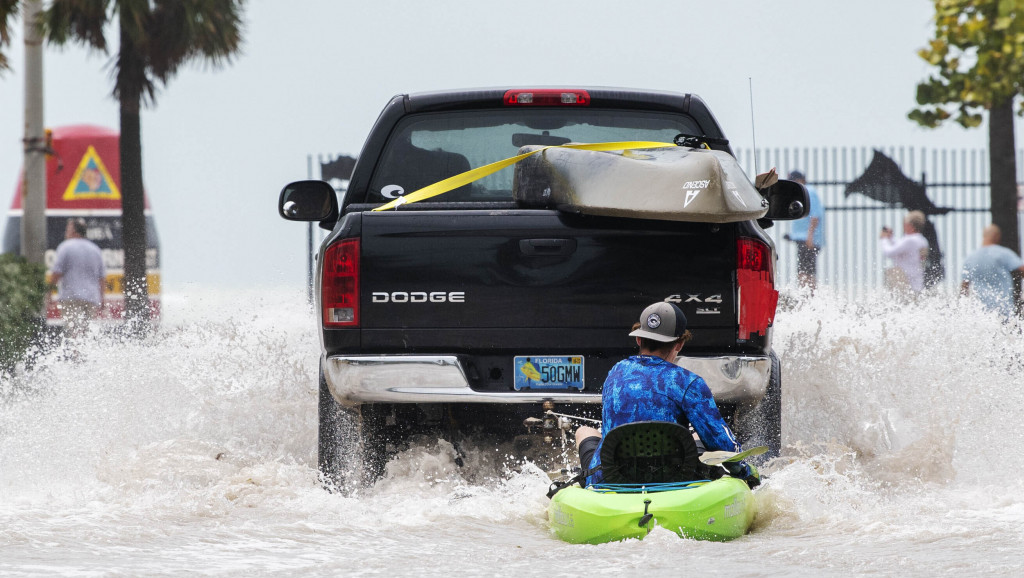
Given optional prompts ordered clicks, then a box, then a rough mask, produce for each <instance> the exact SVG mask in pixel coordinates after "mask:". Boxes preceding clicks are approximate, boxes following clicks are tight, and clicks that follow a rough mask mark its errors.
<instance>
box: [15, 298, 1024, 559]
mask: <svg viewBox="0 0 1024 578" xmlns="http://www.w3.org/2000/svg"><path fill="white" fill-rule="evenodd" d="M887 302H888V299H887V297H885V296H884V295H882V294H874V295H868V296H862V297H859V298H858V300H857V301H853V302H851V301H848V300H846V298H843V297H837V296H830V295H828V294H825V292H823V293H821V294H819V295H818V296H817V297H816V298H814V299H813V300H802V301H797V302H795V303H789V304H788V305H787V306H786V308H785V309H784V310H783V311H780V313H779V315H778V317H777V320H776V332H775V347H776V350H777V351H778V352H779V354H780V355H781V357H782V361H783V391H784V404H783V412H784V413H783V435H784V443H785V445H786V448H785V450H784V452H783V454H784V455H783V457H782V458H780V459H778V460H776V461H774V462H773V463H771V464H769V465H768V466H767V467H765V468H763V472H764V473H765V474H766V479H765V482H764V484H763V485H762V486H761V487H760V488H758V489H757V491H756V492H755V496H756V499H757V503H758V506H759V513H758V516H757V519H756V520H755V525H754V528H753V530H752V532H751V533H750V534H749V535H748V536H745V537H743V538H741V539H739V540H736V541H734V542H730V543H724V544H719V543H704V542H696V541H690V540H682V539H679V538H678V537H676V536H675V535H674V534H671V533H669V532H667V531H663V530H660V529H656V530H655V531H654V532H653V533H652V534H651V535H650V536H649V537H648V538H647V539H646V540H644V541H627V542H621V543H613V544H605V545H600V546H573V545H568V544H565V543H562V542H560V541H558V540H557V539H555V538H554V537H552V535H551V534H550V533H549V530H548V527H547V518H546V512H545V508H546V506H547V501H548V500H547V498H545V496H544V494H545V491H546V488H547V485H548V478H547V475H546V474H545V473H544V472H543V471H542V470H541V469H540V468H538V467H536V466H533V465H531V464H529V463H524V462H522V460H519V459H517V458H515V457H514V456H506V455H502V453H501V452H496V451H495V448H493V447H476V448H470V449H469V450H468V455H467V460H466V465H465V466H463V467H460V466H458V465H456V463H455V455H454V451H453V449H452V447H451V446H450V445H448V444H446V443H436V442H431V441H430V440H421V441H420V442H418V443H416V444H414V445H413V447H412V448H411V449H410V450H408V451H407V452H404V453H402V454H400V455H399V456H398V457H397V458H396V460H395V461H393V462H392V463H391V464H389V466H388V473H387V475H386V477H385V479H383V480H381V481H380V482H379V483H378V484H377V485H376V486H374V487H373V488H370V489H367V490H363V491H361V492H359V493H357V494H355V495H348V496H345V495H340V494H332V493H328V492H325V491H324V490H323V489H321V486H320V485H319V483H318V480H317V473H316V431H317V430H316V408H317V399H316V398H317V388H316V378H317V356H318V353H319V351H318V343H317V336H316V331H315V323H314V319H313V315H312V313H310V312H309V311H307V310H306V308H305V307H304V296H303V294H301V293H286V292H249V293H242V294H239V293H237V292H218V291H201V290H195V291H193V292H191V293H189V294H179V295H174V294H172V295H169V296H167V297H165V303H164V309H165V312H166V319H165V322H164V323H163V326H162V327H161V329H160V330H159V332H157V333H156V334H155V335H154V336H153V337H151V338H150V339H148V340H147V341H145V342H142V343H135V342H128V343H125V342H119V341H117V340H114V339H107V338H103V339H98V340H96V341H94V342H92V343H89V344H87V345H84V346H82V347H81V350H80V352H81V361H79V362H78V363H72V362H69V361H64V360H62V359H61V358H60V357H59V356H57V355H50V356H48V357H44V358H43V359H42V360H41V361H40V362H39V363H38V364H37V366H36V367H35V368H34V369H33V370H32V371H30V372H26V373H22V374H21V375H18V376H16V377H14V378H4V379H3V381H2V382H0V575H3V576H54V575H69V576H181V575H185V574H201V575H209V576H247V577H251V576H353V575H386V576H406V575H441V574H458V575H463V574H465V575H470V576H478V575H488V576H497V575H501V576H511V575H521V576H579V575H609V576H622V575H627V574H633V573H636V572H642V573H643V574H644V575H676V576H678V575H693V574H701V573H716V574H721V575H724V576H761V575H763V576H778V575H787V576H800V575H806V576H849V575H860V576H934V575H965V576H977V575H991V576H1020V575H1022V574H1024V481H1022V480H1024V475H1022V473H1021V470H1020V464H1021V459H1020V448H1022V447H1024V428H1022V427H1021V423H1022V421H1024V337H1022V335H1021V328H1020V326H1019V325H1003V324H1001V323H1000V322H999V320H998V319H996V318H994V317H992V316H989V315H986V314H984V313H983V312H981V311H980V310H978V309H977V308H975V307H974V306H973V305H972V304H971V303H970V302H966V303H960V302H957V301H956V300H951V299H948V298H945V297H935V298H932V299H928V300H925V301H923V302H921V303H918V304H912V305H900V306H889V305H886V303H887ZM494 464H499V465H498V466H497V467H495V466H494Z"/></svg>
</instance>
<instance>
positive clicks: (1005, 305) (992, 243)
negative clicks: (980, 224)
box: [960, 225, 1024, 319]
mask: <svg viewBox="0 0 1024 578" xmlns="http://www.w3.org/2000/svg"><path fill="white" fill-rule="evenodd" d="M1002 238H1003V232H1002V231H1001V230H1000V229H999V226H998V225H989V226H987V227H985V230H984V231H983V232H982V236H981V247H980V248H978V249H977V250H976V251H974V252H973V253H971V254H970V255H968V256H967V260H966V261H964V269H963V277H962V278H963V281H961V283H960V293H961V294H963V295H968V294H969V293H970V290H971V288H972V287H973V288H974V294H975V295H977V297H978V300H980V301H981V303H982V304H983V305H984V306H985V308H987V309H989V310H992V311H995V312H997V313H999V314H1000V315H1002V316H1003V318H1004V319H1009V318H1010V315H1012V314H1013V309H1014V304H1013V284H1014V282H1015V280H1014V277H1013V276H1014V274H1017V275H1020V274H1024V261H1022V260H1021V258H1020V256H1018V255H1017V254H1016V253H1014V252H1013V251H1011V250H1010V249H1007V248H1006V247H1003V246H1002V245H1000V244H999V241H1001V240H1002Z"/></svg>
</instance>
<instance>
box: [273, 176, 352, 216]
mask: <svg viewBox="0 0 1024 578" xmlns="http://www.w3.org/2000/svg"><path fill="white" fill-rule="evenodd" d="M277 210H278V212H279V213H280V215H281V217H283V218H285V219H287V220H289V221H336V220H337V219H338V198H337V195H336V193H335V192H334V187H332V186H331V185H330V183H326V182H324V181H295V182H294V183H288V184H287V185H285V187H284V188H283V189H281V196H280V197H279V198H278V201H277Z"/></svg>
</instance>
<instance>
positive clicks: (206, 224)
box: [0, 0, 1020, 292]
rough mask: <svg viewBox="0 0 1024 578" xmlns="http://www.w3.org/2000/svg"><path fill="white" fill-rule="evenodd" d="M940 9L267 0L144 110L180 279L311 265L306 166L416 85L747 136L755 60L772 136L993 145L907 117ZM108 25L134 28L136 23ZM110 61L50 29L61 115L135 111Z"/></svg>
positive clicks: (53, 99) (299, 277)
mask: <svg viewBox="0 0 1024 578" xmlns="http://www.w3.org/2000/svg"><path fill="white" fill-rule="evenodd" d="M932 13H933V3H932V2H931V1H930V0H898V1H894V0H860V1H858V2H840V1H828V0H813V1H812V0H807V1H795V0H789V1H773V2H766V1H763V0H742V1H731V2H706V1H704V2H694V1H689V0H647V1H645V2H622V1H620V0H615V1H606V0H588V1H576V0H570V1H566V0H558V1H551V0H539V1H538V0H519V1H516V2H489V1H485V0H470V1H462V0H459V1H443V0H441V1H436V2H390V1H386V0H379V1H376V2H366V1H360V2H349V1H342V0H306V1H296V2H280V1H276V2H272V1H270V0H250V2H249V4H248V7H247V11H246V14H245V22H246V31H245V45H244V51H243V53H242V54H241V55H240V56H239V57H238V58H237V59H236V60H235V62H234V63H233V64H231V65H229V66H228V67H226V68H223V69H220V70H211V69H209V68H207V67H203V66H200V65H194V66H191V67H188V68H186V69H184V70H183V71H182V72H181V73H180V74H179V75H178V76H177V77H176V78H174V79H173V80H172V81H171V82H170V84H169V85H168V86H167V87H166V88H164V89H163V90H162V91H161V92H160V94H159V95H158V96H157V103H156V107H154V108H150V109H148V110H146V111H145V112H144V113H143V116H142V140H143V172H144V179H145V184H146V189H147V192H148V195H149V198H150V203H151V205H152V207H153V210H154V214H155V217H156V221H157V228H158V231H159V235H160V242H161V248H162V275H163V281H164V287H165V291H171V292H173V291H175V290H182V289H188V288H189V287H191V286H195V285H198V286H215V285H216V286H234V287H237V286H289V285H290V286H298V285H301V284H302V283H304V282H305V261H304V258H305V256H304V248H305V230H306V229H305V226H304V225H303V224H298V223H289V222H285V221H283V220H281V219H280V218H279V217H278V216H277V210H276V203H277V194H278V192H279V191H280V189H281V187H282V186H283V185H284V184H285V183H287V182H289V181H291V180H297V179H301V178H306V176H307V157H308V155H311V154H312V155H314V157H315V156H316V155H317V154H350V155H357V154H358V152H359V149H360V147H361V146H362V142H363V139H364V138H365V136H366V133H367V131H368V130H369V129H370V127H371V125H372V123H373V121H374V120H375V119H376V117H377V114H378V113H379V112H380V110H381V108H382V107H383V106H384V104H385V103H386V102H387V101H388V99H389V98H390V97H391V96H392V95H394V94H398V93H403V92H416V91H423V90H438V89H446V88H464V87H480V86H509V85H516V86H530V85H560V86H567V87H571V86H588V85H589V86H622V87H631V88H650V89H659V90H672V91H678V92H693V93H696V94H699V95H700V96H701V97H703V98H704V100H705V101H707V103H708V104H709V106H710V107H711V109H712V111H713V112H714V114H715V115H716V117H717V118H718V121H719V122H720V123H721V125H722V127H723V129H724V130H725V131H726V134H727V135H728V137H729V138H730V140H731V141H732V143H733V145H734V147H738V148H744V147H749V146H750V144H751V133H752V131H751V103H750V90H749V84H748V78H749V79H752V84H753V94H754V115H755V119H756V137H757V145H758V147H759V148H760V147H782V146H819V145H825V146H890V145H895V146H901V145H902V146H926V147H950V148H962V147H972V148H985V147H986V146H987V131H986V130H985V128H984V127H982V128H981V129H975V130H972V131H965V130H962V129H959V128H957V127H955V126H953V127H949V128H943V129H940V130H935V131H930V130H926V129H922V128H919V127H917V126H916V125H914V124H913V123H911V122H910V121H908V120H907V119H906V114H907V112H908V111H909V110H910V109H911V108H912V107H913V106H914V94H915V86H916V83H917V82H918V81H920V80H922V79H924V78H925V77H926V76H927V74H928V72H929V70H928V67H927V65H926V64H925V63H924V62H923V61H922V60H921V59H920V58H919V57H918V56H917V55H916V51H917V49H919V48H920V47H922V46H924V45H925V43H926V42H927V40H928V38H929V37H930V35H931V33H932V24H931V18H932ZM21 29H22V23H21V22H20V19H19V21H18V22H17V23H16V24H15V31H16V35H15V37H14V38H13V45H12V46H10V47H9V48H8V49H7V53H8V56H9V57H10V60H11V64H12V65H13V68H14V70H13V71H11V72H8V73H6V74H5V75H4V76H3V77H0V198H2V199H4V200H3V202H4V203H6V204H5V205H4V206H6V207H9V206H10V196H11V195H12V194H13V191H14V186H15V183H16V181H17V178H18V172H19V170H20V166H21V156H22V153H21V139H22V137H23V132H24V118H23V110H24V109H23V106H24V96H23V95H24V83H23V76H22V69H23V68H24V52H23V44H22V42H23V39H22V36H21ZM108 37H109V38H112V39H113V40H114V42H116V30H112V31H111V32H110V35H109V36H108ZM108 61H109V57H107V56H103V55H101V54H96V53H90V52H88V51H86V50H85V49H84V48H80V47H69V48H65V49H63V50H57V49H54V48H48V49H47V51H46V54H45V64H44V68H45V76H44V78H45V89H44V90H45V100H46V113H45V120H46V125H47V126H49V127H53V126H61V125H66V124H79V123H89V124H97V125H102V126H106V127H109V128H113V129H117V128H118V108H117V103H116V102H115V101H114V100H113V99H111V98H110V96H109V94H110V87H111V81H110V76H109V68H108V66H107V64H108ZM1018 125H1019V123H1018ZM1018 142H1020V130H1019V129H1018ZM789 168H790V167H780V170H783V171H784V170H788V169H789ZM315 174H318V173H315ZM810 176H811V178H812V179H813V175H810ZM4 223H6V219H4ZM2 227H3V225H0V228H2Z"/></svg>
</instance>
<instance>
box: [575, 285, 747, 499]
mask: <svg viewBox="0 0 1024 578" xmlns="http://www.w3.org/2000/svg"><path fill="white" fill-rule="evenodd" d="M629 335H630V336H631V337H635V338H636V343H637V345H639V346H640V353H639V354H638V355H634V356H631V357H628V358H626V359H623V360H622V361H620V362H618V363H616V364H615V366H614V367H612V369H611V371H610V372H608V378H607V379H605V382H604V389H603V391H602V394H601V401H602V424H601V427H602V428H603V431H605V432H610V431H612V429H614V428H616V427H618V426H620V425H625V424H628V423H635V422H640V421H664V422H671V423H677V424H680V425H682V426H684V427H685V426H687V425H693V429H694V431H696V432H697V435H698V436H699V437H700V441H701V442H702V443H703V445H704V447H705V448H706V449H707V450H709V451H729V452H738V451H740V445H739V444H738V443H737V442H736V437H735V436H734V435H733V433H732V430H730V429H729V425H728V424H726V423H725V420H724V419H722V414H721V413H720V412H719V411H718V405H716V404H715V399H714V397H713V396H712V395H711V390H710V389H708V385H707V383H705V382H704V379H703V378H702V377H700V376H699V375H697V374H695V373H693V372H691V371H688V370H686V369H683V368H682V367H679V366H678V365H676V364H674V363H672V361H673V360H675V358H676V357H677V356H678V355H679V351H680V350H681V349H682V348H683V345H685V344H686V342H687V341H689V340H690V337H691V334H690V332H689V331H687V330H686V315H684V314H683V312H682V310H680V309H679V307H677V306H676V305H675V304H673V303H665V302H658V303H655V304H653V305H651V306H649V307H647V308H646V309H644V311H643V313H641V314H640V321H639V322H638V323H636V324H634V325H633V331H632V332H631V333H630V334H629ZM601 443H602V438H601V433H600V432H599V431H597V430H596V429H594V428H592V427H588V426H581V427H580V428H579V429H577V430H576V449H577V450H578V451H579V454H580V464H581V465H582V467H583V468H584V470H585V471H587V473H588V475H587V479H586V485H588V486H589V485H591V484H595V483H600V482H601V480H602V479H603V476H602V473H601V470H600V469H598V466H600V458H601ZM723 465H725V466H726V468H727V469H728V470H729V474H730V475H732V476H734V477H738V478H741V479H743V480H744V481H745V482H747V484H748V485H749V486H750V487H751V488H753V487H755V486H757V485H758V484H760V483H761V477H760V475H759V474H758V472H757V469H756V468H754V466H751V465H748V464H747V463H746V462H736V463H731V464H723ZM679 481H686V480H679Z"/></svg>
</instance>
